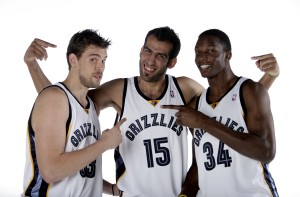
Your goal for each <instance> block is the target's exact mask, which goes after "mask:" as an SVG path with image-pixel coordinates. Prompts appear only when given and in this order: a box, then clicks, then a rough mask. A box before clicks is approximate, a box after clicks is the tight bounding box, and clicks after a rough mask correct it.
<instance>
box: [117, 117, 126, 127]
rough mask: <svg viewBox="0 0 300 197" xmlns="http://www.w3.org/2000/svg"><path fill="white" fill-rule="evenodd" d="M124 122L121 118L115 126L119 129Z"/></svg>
mask: <svg viewBox="0 0 300 197" xmlns="http://www.w3.org/2000/svg"><path fill="white" fill-rule="evenodd" d="M125 121H126V118H122V119H121V120H120V121H119V122H117V124H116V125H115V126H116V127H117V128H119V127H120V126H121V125H122V124H123V123H124V122H125Z"/></svg>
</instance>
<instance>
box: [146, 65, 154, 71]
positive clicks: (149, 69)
mask: <svg viewBox="0 0 300 197" xmlns="http://www.w3.org/2000/svg"><path fill="white" fill-rule="evenodd" d="M145 69H146V70H148V71H151V72H152V71H154V69H151V68H149V67H147V66H145Z"/></svg>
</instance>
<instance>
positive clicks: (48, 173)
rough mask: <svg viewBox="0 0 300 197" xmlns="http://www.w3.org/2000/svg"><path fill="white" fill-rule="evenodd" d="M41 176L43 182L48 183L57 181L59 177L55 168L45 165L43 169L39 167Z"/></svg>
mask: <svg viewBox="0 0 300 197" xmlns="http://www.w3.org/2000/svg"><path fill="white" fill-rule="evenodd" d="M40 173H41V176H42V178H43V180H44V181H45V182H47V183H48V184H51V183H54V182H56V181H59V180H60V179H59V177H58V176H57V175H56V174H57V173H56V172H55V169H51V167H47V168H45V169H40Z"/></svg>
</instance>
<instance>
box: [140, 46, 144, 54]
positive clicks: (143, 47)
mask: <svg viewBox="0 0 300 197" xmlns="http://www.w3.org/2000/svg"><path fill="white" fill-rule="evenodd" d="M143 50H144V46H142V48H141V51H140V56H141V55H142V53H143Z"/></svg>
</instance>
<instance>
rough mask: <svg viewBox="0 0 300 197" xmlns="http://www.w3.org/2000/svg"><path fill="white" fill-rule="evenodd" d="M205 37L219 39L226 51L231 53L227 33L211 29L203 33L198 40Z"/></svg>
mask: <svg viewBox="0 0 300 197" xmlns="http://www.w3.org/2000/svg"><path fill="white" fill-rule="evenodd" d="M203 36H215V37H217V38H218V39H219V40H220V41H221V42H222V45H223V48H224V51H226V52H231V42H230V39H229V37H228V35H227V34H226V33H224V32H223V31H221V30H219V29H209V30H206V31H204V32H202V33H201V34H200V35H199V36H198V39H200V38H201V37H203Z"/></svg>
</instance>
